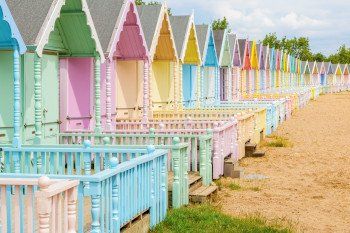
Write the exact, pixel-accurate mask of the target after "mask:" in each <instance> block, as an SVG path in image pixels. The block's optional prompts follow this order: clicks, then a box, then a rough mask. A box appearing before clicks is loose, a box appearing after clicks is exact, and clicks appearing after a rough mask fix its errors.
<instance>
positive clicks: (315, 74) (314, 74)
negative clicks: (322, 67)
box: [310, 61, 320, 86]
mask: <svg viewBox="0 0 350 233" xmlns="http://www.w3.org/2000/svg"><path fill="white" fill-rule="evenodd" d="M310 68H311V85H313V86H317V85H318V83H319V78H320V74H319V70H318V66H317V61H314V62H312V63H311V66H310Z"/></svg>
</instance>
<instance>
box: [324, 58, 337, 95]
mask: <svg viewBox="0 0 350 233" xmlns="http://www.w3.org/2000/svg"><path fill="white" fill-rule="evenodd" d="M324 66H325V70H326V73H325V81H324V86H325V91H326V93H333V91H334V89H333V86H334V73H335V71H334V69H335V65H333V64H332V63H331V62H325V63H324Z"/></svg>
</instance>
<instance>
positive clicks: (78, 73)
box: [60, 58, 93, 132]
mask: <svg viewBox="0 0 350 233" xmlns="http://www.w3.org/2000/svg"><path fill="white" fill-rule="evenodd" d="M60 66H61V67H60V80H61V84H60V85H61V86H60V91H61V94H60V101H61V121H62V122H63V125H62V128H61V129H62V130H63V131H65V132H75V131H86V130H91V129H92V128H93V126H92V122H93V120H92V115H93V113H92V98H93V97H92V87H93V85H92V77H93V75H92V74H93V59H92V58H68V59H61V61H60Z"/></svg>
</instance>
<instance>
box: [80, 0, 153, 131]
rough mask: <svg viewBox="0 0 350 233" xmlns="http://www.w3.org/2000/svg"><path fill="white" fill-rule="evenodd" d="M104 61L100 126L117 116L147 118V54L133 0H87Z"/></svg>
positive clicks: (111, 125) (106, 126) (107, 126)
mask: <svg viewBox="0 0 350 233" xmlns="http://www.w3.org/2000/svg"><path fill="white" fill-rule="evenodd" d="M87 3H88V6H89V8H90V11H91V16H92V20H93V22H94V24H95V26H96V30H97V34H98V36H99V38H100V40H101V44H102V48H103V52H104V54H105V56H106V62H105V64H103V65H102V66H101V82H100V83H99V84H100V88H101V93H98V95H100V96H101V116H102V117H101V121H102V127H101V129H99V130H102V128H103V129H104V130H106V131H111V130H113V129H114V128H115V127H114V126H115V120H116V117H118V118H139V117H142V118H143V119H144V120H146V119H147V116H148V109H149V100H148V89H149V59H148V58H149V57H148V49H147V44H146V41H145V38H144V34H143V31H142V27H141V23H140V18H139V15H138V12H137V8H136V5H135V2H134V1H133V0H87Z"/></svg>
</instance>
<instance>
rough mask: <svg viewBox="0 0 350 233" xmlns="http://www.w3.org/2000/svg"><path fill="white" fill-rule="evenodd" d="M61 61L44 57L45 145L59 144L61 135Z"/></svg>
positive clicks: (53, 56)
mask: <svg viewBox="0 0 350 233" xmlns="http://www.w3.org/2000/svg"><path fill="white" fill-rule="evenodd" d="M58 63H59V60H58V56H57V55H46V54H45V55H43V59H42V104H43V105H42V109H43V125H42V128H43V136H44V142H45V143H57V136H58V133H59V94H58V93H59V81H58V80H59V75H58V67H59V64H58Z"/></svg>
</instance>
